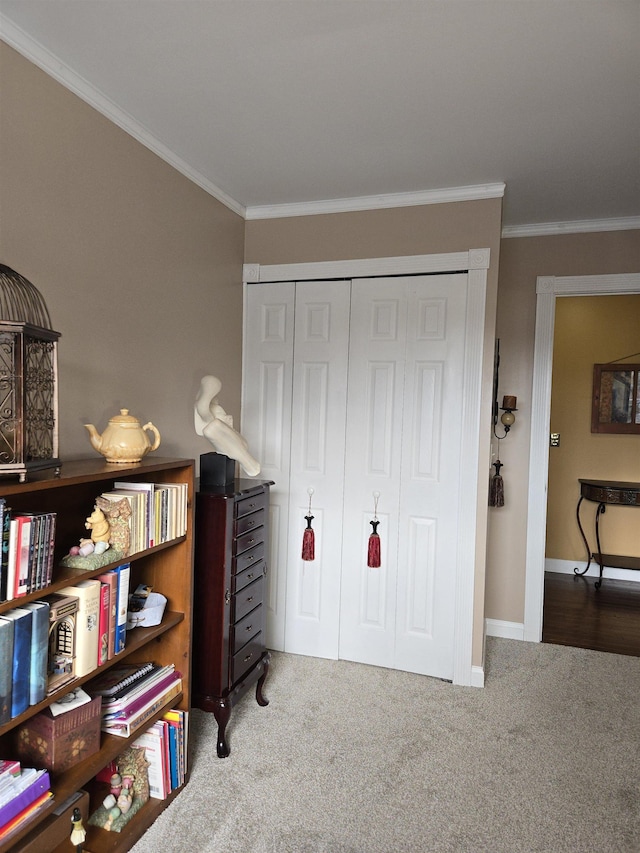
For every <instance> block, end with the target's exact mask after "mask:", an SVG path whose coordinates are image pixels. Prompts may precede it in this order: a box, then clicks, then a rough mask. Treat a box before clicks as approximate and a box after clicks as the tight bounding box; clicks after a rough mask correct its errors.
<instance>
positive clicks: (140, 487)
mask: <svg viewBox="0 0 640 853" xmlns="http://www.w3.org/2000/svg"><path fill="white" fill-rule="evenodd" d="M113 487H114V489H115V490H116V491H120V490H122V489H124V490H127V489H128V490H130V491H138V492H142V493H143V494H144V496H145V498H144V510H145V516H146V517H145V525H144V526H145V531H146V532H145V542H146V544H145V545H144V547H145V548H153V546H154V545H155V499H154V496H155V483H130V482H126V481H122V482H115V483H114V484H113Z"/></svg>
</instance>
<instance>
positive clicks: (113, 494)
mask: <svg viewBox="0 0 640 853" xmlns="http://www.w3.org/2000/svg"><path fill="white" fill-rule="evenodd" d="M101 497H102V498H104V499H105V500H109V501H116V502H119V501H121V500H122V499H123V498H124V499H126V500H127V502H128V503H129V506H130V509H131V514H130V516H129V519H128V524H129V539H130V548H129V553H130V554H135V553H137V552H138V551H144V550H146V549H147V548H153V546H154V545H160V544H162V543H163V542H169V541H171V540H172V539H177V538H178V537H179V536H184V535H185V534H186V531H187V484H186V483H133V482H128V481H122V482H116V483H114V488H113V489H112V490H111V491H110V492H104V493H103V494H102V495H101Z"/></svg>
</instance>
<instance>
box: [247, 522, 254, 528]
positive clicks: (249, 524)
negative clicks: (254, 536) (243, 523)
mask: <svg viewBox="0 0 640 853" xmlns="http://www.w3.org/2000/svg"><path fill="white" fill-rule="evenodd" d="M254 524H255V521H248V522H247V527H253V525H254Z"/></svg>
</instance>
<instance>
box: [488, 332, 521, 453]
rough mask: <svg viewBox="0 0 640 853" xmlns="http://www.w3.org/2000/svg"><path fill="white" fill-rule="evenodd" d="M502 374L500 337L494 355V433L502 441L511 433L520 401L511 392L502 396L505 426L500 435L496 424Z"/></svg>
mask: <svg viewBox="0 0 640 853" xmlns="http://www.w3.org/2000/svg"><path fill="white" fill-rule="evenodd" d="M499 375H500V339H499V338H498V339H497V340H496V344H495V352H494V357H493V400H494V403H493V434H494V435H495V437H496V438H497V439H498V440H499V441H501V440H502V439H503V438H506V437H507V435H508V434H509V430H510V429H511V427H512V426H513V425H514V423H515V422H516V416H515V415H514V414H513V413H514V412H517V411H518V410H517V409H516V403H517V402H518V398H517V397H513V396H511V395H510V394H508V395H506V396H505V397H503V398H502V415H501V417H500V423H501V424H502V426H503V427H504V435H498V433H497V432H496V424H497V423H498V409H499V406H498V382H499Z"/></svg>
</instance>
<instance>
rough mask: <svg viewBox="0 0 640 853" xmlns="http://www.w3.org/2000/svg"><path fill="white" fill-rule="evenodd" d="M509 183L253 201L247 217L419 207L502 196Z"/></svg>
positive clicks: (280, 216)
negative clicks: (277, 201) (278, 201)
mask: <svg viewBox="0 0 640 853" xmlns="http://www.w3.org/2000/svg"><path fill="white" fill-rule="evenodd" d="M505 186H506V185H505V184H503V183H495V184H478V185H477V186H471V187H450V188H449V189H440V190H421V191H418V192H410V193H388V194H386V195H367V196H360V197H357V198H333V199H325V200H324V201H309V202H307V201H301V202H291V203H290V204H265V205H255V206H251V205H249V206H248V207H247V209H246V214H245V219H282V218H285V217H289V216H317V215H318V214H321V213H347V212H350V211H357V210H380V209H383V208H388V207H415V206H417V205H423V204H446V203H447V202H456V201H476V200H478V199H485V198H502V197H503V196H504V191H505Z"/></svg>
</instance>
